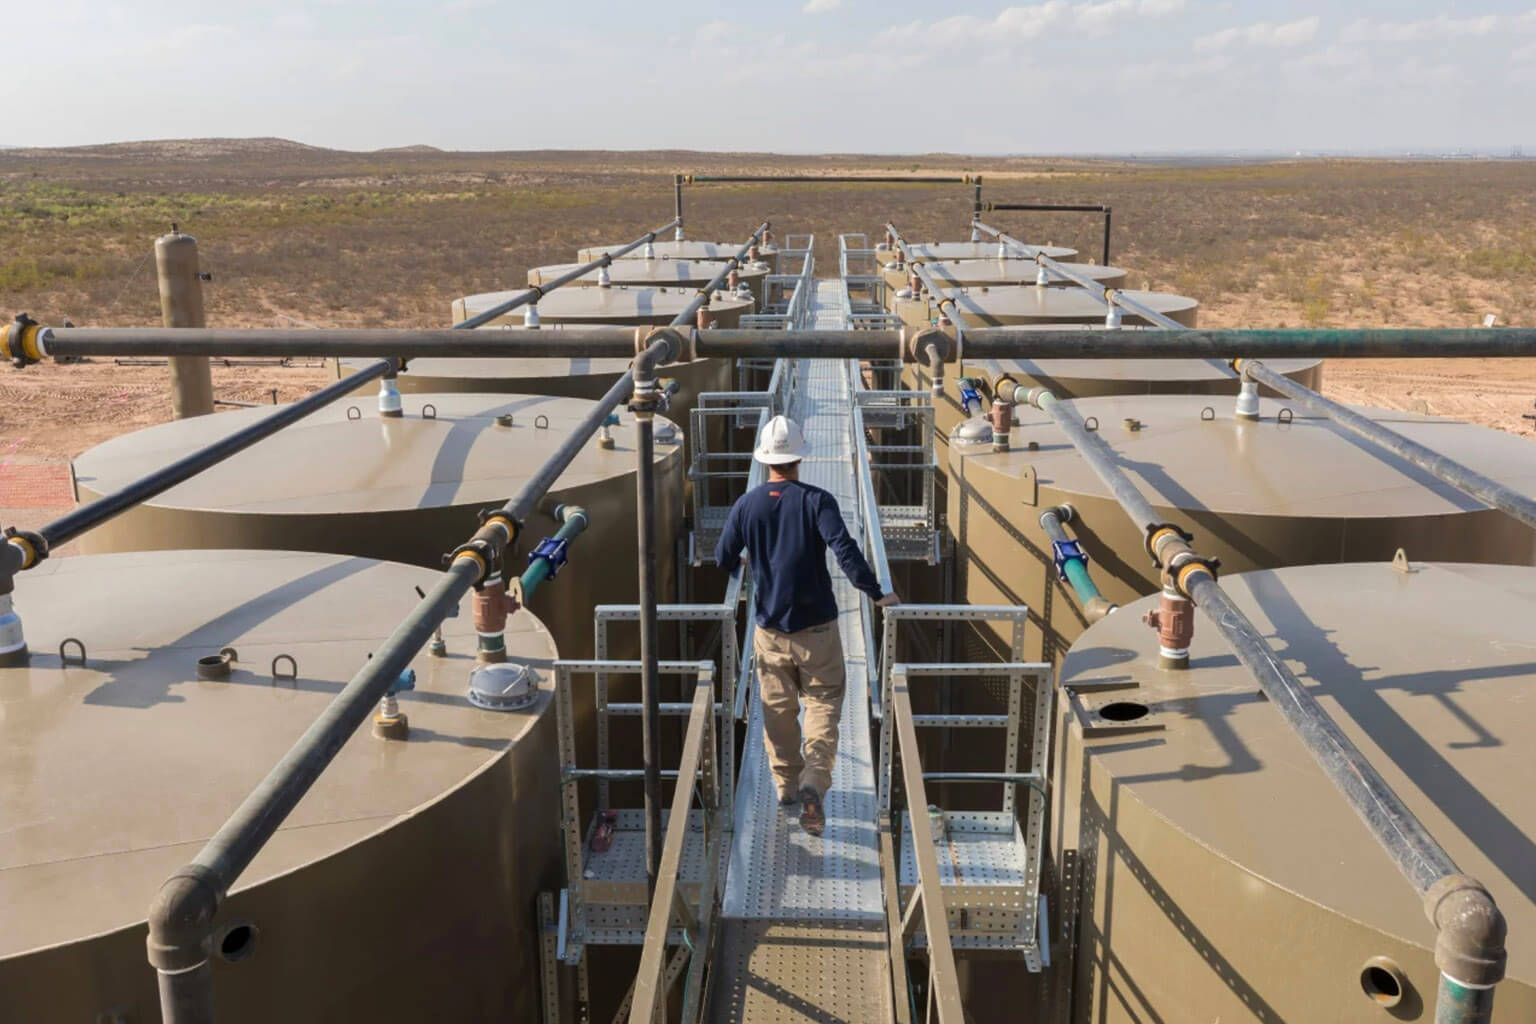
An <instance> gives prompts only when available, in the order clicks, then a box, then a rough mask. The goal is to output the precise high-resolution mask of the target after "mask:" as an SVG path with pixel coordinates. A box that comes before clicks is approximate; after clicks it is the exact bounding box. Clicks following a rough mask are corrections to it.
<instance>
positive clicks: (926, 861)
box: [891, 665, 965, 1024]
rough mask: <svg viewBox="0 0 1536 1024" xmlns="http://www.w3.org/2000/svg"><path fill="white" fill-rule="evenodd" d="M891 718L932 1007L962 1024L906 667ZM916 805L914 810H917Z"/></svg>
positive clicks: (895, 685)
mask: <svg viewBox="0 0 1536 1024" xmlns="http://www.w3.org/2000/svg"><path fill="white" fill-rule="evenodd" d="M891 674H892V681H891V682H892V685H891V717H892V718H894V719H895V724H896V736H897V742H898V745H899V748H900V750H901V777H902V782H903V784H904V785H905V786H906V791H907V808H908V813H907V820H908V821H909V822H910V823H911V828H912V857H913V860H914V861H915V862H916V863H917V889H916V898H917V900H918V902H919V905H920V906H921V908H922V912H923V927H924V932H925V933H926V935H927V938H928V1009H929V1012H928V1014H927V1016H928V1018H929V1019H930V1020H933V1019H936V1020H937V1022H938V1024H964V1021H965V1008H964V1006H963V1005H962V1003H961V1000H960V976H959V972H958V971H957V970H956V968H955V949H954V943H953V941H952V940H951V938H950V934H949V914H948V912H947V911H946V910H945V907H944V884H943V879H942V878H941V876H940V875H939V862H938V856H937V847H936V846H935V842H934V836H933V828H932V826H931V823H930V822H929V820H928V815H927V813H926V811H927V807H928V791H927V789H926V788H925V784H924V781H923V767H922V763H921V762H920V761H919V759H918V758H919V755H918V745H917V728H916V726H915V725H914V723H913V721H912V700H911V697H910V695H909V694H908V692H907V672H906V666H904V665H898V666H896V667H895V668H894V669H893V670H892V673H891ZM914 808H916V810H914Z"/></svg>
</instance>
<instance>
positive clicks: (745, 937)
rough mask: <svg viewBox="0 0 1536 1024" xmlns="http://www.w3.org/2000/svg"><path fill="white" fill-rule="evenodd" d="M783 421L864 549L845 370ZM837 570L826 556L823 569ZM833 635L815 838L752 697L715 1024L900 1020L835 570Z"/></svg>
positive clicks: (804, 373)
mask: <svg viewBox="0 0 1536 1024" xmlns="http://www.w3.org/2000/svg"><path fill="white" fill-rule="evenodd" d="M810 314H811V315H810V317H809V318H808V320H809V323H810V326H812V327H814V328H842V327H844V326H846V324H847V322H848V309H847V299H846V293H845V291H844V289H843V287H842V283H841V282H840V281H837V280H822V281H817V282H816V289H815V292H814V295H813V298H812V307H811V310H810ZM799 370H800V372H799V375H798V381H797V385H796V387H795V390H794V392H793V394H792V397H791V401H790V406H789V408H790V412H789V414H790V415H791V416H792V417H794V418H795V419H797V420H798V421H799V422H800V424H801V426H802V428H803V429H804V431H805V438H806V442H807V444H808V446H809V448H810V452H811V454H810V456H809V457H808V458H807V459H806V460H805V461H804V462H803V463H802V464H801V470H800V474H801V476H800V478H801V479H802V480H804V481H805V482H806V483H810V484H814V485H816V486H818V487H823V488H825V489H826V490H828V491H830V492H831V493H832V494H833V495H834V496H835V497H836V498H837V500H838V504H839V505H840V506H841V507H842V511H843V519H844V521H845V522H846V523H847V525H848V528H849V530H850V531H851V532H852V533H853V534H854V536H855V537H856V538H858V537H860V536H862V532H863V527H862V521H861V518H860V516H859V505H858V501H859V499H858V493H857V487H856V479H855V477H854V476H853V475H852V474H851V473H849V471H848V470H849V467H850V465H851V464H852V462H853V453H852V450H851V448H852V446H851V443H850V440H849V433H848V410H849V406H850V404H851V402H852V401H853V399H852V396H851V393H850V378H849V375H848V373H847V371H846V368H845V367H844V365H843V364H842V363H841V362H838V361H835V360H807V361H805V362H804V363H802V364H801V366H800V368H799ZM828 557H829V558H830V557H831V556H830V555H829V556H828ZM831 569H832V579H833V589H834V591H835V593H836V595H837V599H838V606H839V609H840V613H839V616H838V630H839V632H840V634H841V636H842V641H843V653H844V656H845V659H846V661H847V675H848V685H847V692H846V694H845V696H844V700H843V717H842V723H841V735H840V738H839V744H838V756H837V762H836V764H835V765H834V768H833V781H832V789H831V791H830V792H829V793H828V795H827V800H826V814H827V827H826V831H825V834H824V835H823V836H821V837H820V838H815V837H812V836H809V835H807V834H806V833H805V832H803V831H802V830H801V829H800V825H799V822H798V820H797V818H796V817H795V816H794V814H795V809H793V808H791V813H790V814H786V813H784V812H783V811H781V810H780V808H779V805H778V799H777V793H776V791H775V788H774V785H773V781H772V779H771V778H770V776H769V773H768V765H767V756H766V751H765V750H764V744H763V730H762V709H761V705H760V703H759V701H758V696H757V689H756V687H754V688H753V700H752V708H751V714H750V717H749V722H748V727H747V741H746V750H745V751H744V755H743V760H742V768H741V783H740V788H739V790H738V795H737V802H736V816H735V837H734V844H733V846H732V849H731V855H730V865H729V869H728V873H727V875H726V886H725V898H724V903H723V908H722V914H723V917H724V920H723V921H722V928H723V932H722V936H721V943H722V945H721V949H720V951H719V953H718V954H717V957H716V959H715V962H714V966H715V977H714V980H713V982H712V984H711V990H712V997H711V998H712V1010H711V1013H710V1015H709V1018H708V1019H709V1020H711V1021H753V1022H761V1021H774V1022H777V1021H828V1020H839V1021H852V1022H866V1021H871V1022H872V1021H888V1020H890V1019H891V1017H892V1007H891V986H890V969H889V954H888V950H887V941H886V932H885V904H884V902H883V895H882V891H881V883H880V861H879V834H878V831H877V828H876V822H875V815H876V810H877V798H876V791H875V771H874V762H873V750H872V745H871V743H870V720H869V706H870V705H869V692H868V687H869V666H868V656H867V651H866V648H865V635H864V629H863V621H862V617H861V614H860V609H859V593H858V591H856V590H854V589H853V587H852V586H850V585H849V583H848V581H847V579H846V578H845V577H844V576H843V575H842V573H841V571H840V570H839V569H838V568H837V566H836V565H835V563H834V564H833V565H832V566H831Z"/></svg>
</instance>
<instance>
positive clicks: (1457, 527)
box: [948, 395, 1536, 661]
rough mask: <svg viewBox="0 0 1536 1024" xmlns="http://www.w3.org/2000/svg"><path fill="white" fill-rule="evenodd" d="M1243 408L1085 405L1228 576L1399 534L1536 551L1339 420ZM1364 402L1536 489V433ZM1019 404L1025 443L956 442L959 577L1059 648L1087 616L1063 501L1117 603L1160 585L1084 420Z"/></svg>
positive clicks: (1421, 438) (1174, 401)
mask: <svg viewBox="0 0 1536 1024" xmlns="http://www.w3.org/2000/svg"><path fill="white" fill-rule="evenodd" d="M1234 407H1235V402H1234V401H1233V400H1232V399H1229V398H1219V399H1210V398H1204V397H1199V396H1175V395H1150V396H1149V395H1138V396H1120V397H1114V398H1090V399H1081V400H1078V401H1075V402H1072V403H1071V408H1072V409H1073V410H1074V411H1075V412H1077V413H1078V414H1079V415H1081V416H1082V417H1084V418H1085V419H1086V420H1088V422H1089V424H1090V426H1092V425H1097V430H1098V435H1099V437H1100V438H1102V439H1103V441H1104V442H1105V443H1106V444H1108V445H1109V446H1110V447H1111V448H1112V449H1113V450H1114V451H1115V452H1116V454H1117V455H1118V458H1119V463H1120V466H1121V467H1122V468H1123V469H1124V470H1125V472H1126V473H1127V475H1128V476H1129V477H1130V478H1131V480H1132V481H1134V482H1135V484H1136V486H1137V487H1138V488H1139V489H1140V490H1141V492H1142V494H1144V495H1145V496H1146V497H1147V499H1148V500H1149V501H1150V502H1151V504H1152V506H1153V508H1154V509H1156V510H1157V511H1158V513H1159V514H1160V515H1165V516H1166V517H1167V521H1168V522H1171V523H1175V524H1177V525H1180V526H1183V527H1185V528H1187V529H1190V530H1192V531H1193V532H1194V533H1195V534H1196V541H1195V546H1196V548H1197V549H1198V550H1199V551H1200V553H1201V554H1203V555H1208V556H1211V557H1216V558H1220V559H1221V564H1222V571H1223V573H1224V574H1226V573H1237V572H1246V571H1248V570H1251V569H1269V568H1275V567H1277V566H1284V565H1302V564H1308V563H1324V562H1341V561H1375V560H1386V559H1390V558H1391V557H1392V554H1393V552H1394V551H1395V550H1396V549H1398V548H1404V549H1406V550H1407V552H1408V555H1409V556H1410V557H1411V558H1415V559H1425V560H1446V561H1462V562H1500V563H1507V564H1518V565H1536V533H1533V531H1531V530H1530V529H1528V528H1526V527H1525V526H1522V525H1521V524H1520V523H1518V522H1516V521H1515V520H1513V519H1511V518H1510V517H1508V516H1506V515H1504V514H1503V513H1502V512H1498V511H1495V510H1493V509H1490V508H1487V507H1485V506H1483V505H1482V504H1481V503H1480V502H1477V501H1474V500H1473V499H1471V498H1469V497H1467V496H1466V495H1464V494H1462V493H1461V492H1460V491H1458V490H1456V489H1455V488H1453V487H1451V486H1449V485H1448V484H1445V483H1442V482H1440V481H1439V480H1437V479H1435V478H1434V477H1431V476H1430V475H1429V474H1427V473H1424V472H1423V471H1421V470H1419V469H1417V468H1415V467H1413V466H1411V465H1410V464H1408V463H1406V462H1404V461H1403V460H1401V459H1399V458H1398V457H1396V456H1393V455H1391V454H1388V453H1386V452H1383V451H1381V450H1380V449H1377V448H1376V447H1375V446H1373V445H1370V444H1368V443H1366V442H1364V441H1361V440H1359V439H1357V438H1355V437H1354V435H1352V434H1348V433H1345V432H1344V431H1343V430H1342V429H1341V428H1339V427H1337V426H1335V425H1334V424H1333V423H1332V421H1330V420H1327V419H1321V418H1312V417H1309V416H1306V415H1302V414H1299V413H1298V414H1296V415H1294V417H1293V416H1292V415H1291V411H1290V410H1289V409H1288V408H1286V407H1285V405H1284V404H1283V403H1282V402H1280V401H1278V400H1273V399H1263V400H1261V401H1260V403H1259V411H1260V419H1259V420H1257V421H1249V420H1242V419H1238V418H1237V417H1236V415H1235V412H1234ZM1360 411H1361V412H1362V413H1363V414H1365V415H1367V416H1370V417H1371V418H1372V419H1375V420H1378V421H1380V422H1382V423H1384V424H1386V425H1387V426H1389V427H1390V428H1391V429H1393V430H1395V431H1397V432H1399V433H1401V434H1403V435H1405V436H1407V437H1409V438H1412V439H1413V440H1415V441H1418V442H1420V443H1421V444H1424V445H1426V446H1428V447H1430V448H1432V449H1434V450H1435V451H1438V452H1443V453H1444V454H1445V455H1447V456H1449V457H1450V458H1453V459H1456V460H1458V461H1460V462H1463V463H1465V464H1467V465H1470V466H1472V467H1473V468H1475V469H1477V470H1478V471H1479V472H1482V473H1485V474H1487V475H1488V476H1490V477H1493V478H1494V479H1496V480H1500V481H1502V482H1505V483H1507V484H1509V485H1510V486H1512V487H1515V488H1518V489H1521V490H1523V491H1525V492H1527V493H1531V494H1536V445H1532V443H1531V442H1529V441H1527V440H1524V439H1522V438H1519V437H1516V436H1514V435H1511V434H1505V433H1501V432H1499V431H1496V430H1489V429H1486V428H1484V427H1477V426H1471V425H1469V424H1465V423H1457V422H1455V421H1452V420H1446V419H1439V418H1436V417H1432V416H1423V415H1419V414H1416V413H1408V412H1395V411H1391V410H1386V409H1362V410H1360ZM1016 416H1017V423H1018V425H1017V426H1016V427H1015V428H1014V430H1013V431H1012V433H1011V435H1010V446H1011V450H1010V451H1008V452H1004V453H995V452H993V451H992V444H991V441H990V437H988V439H987V440H981V441H971V442H967V441H964V440H960V439H958V438H957V439H956V440H955V441H954V442H953V443H952V444H951V446H950V455H949V463H950V479H949V489H948V503H949V504H948V509H949V516H948V522H949V528H950V530H951V532H952V533H953V535H954V537H955V543H956V562H955V565H956V572H957V573H958V579H957V581H956V587H957V591H958V594H959V595H960V597H959V599H960V600H962V601H964V602H967V603H970V604H1024V605H1028V606H1029V608H1030V614H1031V618H1032V620H1033V622H1034V624H1035V626H1036V627H1037V628H1035V629H1032V630H1029V631H1028V633H1029V635H1028V638H1027V643H1028V647H1027V652H1026V653H1027V654H1028V655H1029V657H1030V658H1031V659H1043V660H1048V661H1053V660H1055V652H1056V651H1058V650H1061V651H1064V650H1065V649H1066V648H1067V647H1068V646H1069V645H1070V644H1071V643H1072V641H1073V640H1075V639H1076V638H1077V636H1078V635H1079V634H1080V633H1081V632H1082V630H1083V629H1084V628H1085V626H1086V625H1087V623H1086V621H1085V620H1084V618H1083V615H1082V611H1081V609H1080V608H1079V607H1078V605H1077V602H1076V599H1075V598H1074V597H1073V596H1072V594H1071V593H1070V592H1069V591H1067V590H1066V589H1064V585H1060V584H1058V583H1057V582H1056V571H1055V567H1054V564H1053V562H1052V557H1051V550H1052V549H1051V542H1050V540H1049V539H1048V538H1047V537H1046V535H1045V533H1044V531H1043V530H1042V528H1041V526H1040V523H1039V517H1040V514H1041V513H1042V512H1044V511H1045V510H1046V509H1049V508H1053V507H1056V506H1060V505H1070V506H1072V508H1073V510H1074V512H1075V513H1076V515H1075V517H1074V519H1073V521H1072V522H1071V523H1070V524H1069V525H1068V526H1067V527H1066V529H1067V532H1068V533H1069V534H1070V535H1072V536H1075V537H1077V538H1078V539H1079V540H1081V542H1082V544H1083V547H1084V548H1085V549H1086V551H1087V553H1088V556H1089V558H1090V563H1089V569H1090V571H1091V573H1092V575H1093V579H1094V582H1095V583H1096V584H1097V585H1098V586H1099V588H1100V590H1101V591H1102V592H1103V594H1104V596H1105V597H1106V598H1108V599H1109V600H1110V601H1112V602H1114V603H1116V604H1128V603H1129V602H1131V601H1133V600H1135V599H1136V598H1137V597H1140V596H1141V595H1144V594H1151V593H1154V592H1155V591H1156V590H1157V589H1158V587H1159V585H1160V584H1159V580H1158V571H1157V569H1156V568H1155V567H1154V566H1153V564H1152V559H1151V557H1150V556H1149V555H1148V554H1147V551H1146V540H1145V537H1144V536H1143V534H1142V531H1141V530H1140V529H1139V528H1137V527H1136V526H1133V525H1132V524H1131V521H1130V519H1129V518H1128V517H1127V516H1126V515H1125V513H1124V512H1123V511H1122V510H1121V508H1120V506H1119V505H1118V504H1117V503H1116V502H1115V501H1114V499H1113V498H1112V497H1111V495H1110V492H1109V489H1108V488H1107V487H1106V486H1105V485H1104V483H1103V481H1101V480H1100V479H1099V477H1098V476H1097V474H1095V473H1094V471H1093V470H1092V468H1090V467H1089V465H1088V464H1087V462H1085V461H1084V460H1083V459H1082V458H1081V457H1080V456H1079V455H1078V453H1077V450H1076V449H1075V448H1074V447H1073V446H1072V445H1071V443H1070V442H1069V441H1068V440H1067V438H1066V435H1065V434H1063V433H1062V432H1061V430H1060V429H1059V428H1058V427H1057V426H1056V425H1055V424H1054V423H1053V422H1052V421H1051V419H1050V417H1049V416H1048V415H1047V414H1045V413H1043V412H1041V411H1039V410H1038V409H1034V408H1032V407H1029V406H1017V407H1016ZM977 425H978V426H980V423H979V421H978V423H977ZM1031 446H1034V447H1035V450H1031ZM1116 614H1119V613H1116ZM985 636H987V637H988V643H989V646H995V644H996V640H995V639H992V638H991V634H990V633H988V634H985Z"/></svg>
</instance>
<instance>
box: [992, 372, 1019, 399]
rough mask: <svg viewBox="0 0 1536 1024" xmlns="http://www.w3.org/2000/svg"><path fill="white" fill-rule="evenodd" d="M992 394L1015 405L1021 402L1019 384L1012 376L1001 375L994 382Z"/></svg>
mask: <svg viewBox="0 0 1536 1024" xmlns="http://www.w3.org/2000/svg"><path fill="white" fill-rule="evenodd" d="M992 394H993V395H994V396H996V397H997V398H1001V399H1002V400H1003V401H1005V402H1011V403H1013V404H1015V405H1017V404H1018V401H1019V382H1018V380H1016V379H1015V378H1014V377H1013V375H1012V374H1007V373H1004V374H1001V375H999V376H998V377H995V378H993V380H992Z"/></svg>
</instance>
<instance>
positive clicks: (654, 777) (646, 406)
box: [629, 362, 663, 899]
mask: <svg viewBox="0 0 1536 1024" xmlns="http://www.w3.org/2000/svg"><path fill="white" fill-rule="evenodd" d="M633 379H634V397H633V399H632V400H631V402H630V406H629V408H630V411H631V412H633V413H634V415H635V493H636V507H637V508H638V511H639V514H638V516H637V518H636V528H637V530H638V545H639V553H640V560H639V577H640V578H639V589H640V703H641V705H642V706H643V712H642V715H641V718H640V744H641V751H642V760H643V763H644V765H643V766H644V768H645V892H646V898H647V899H651V898H653V897H654V896H655V895H656V883H657V879H658V877H659V875H660V872H661V847H662V841H663V833H662V830H661V755H660V751H659V750H658V747H659V745H660V740H661V692H660V671H659V668H658V661H659V658H660V654H659V645H660V632H659V628H658V625H657V620H656V603H657V598H656V557H657V556H656V534H655V531H656V473H655V466H654V461H653V460H654V458H655V432H654V428H655V424H654V418H655V414H656V409H657V408H658V407H659V406H660V404H661V393H660V389H658V388H657V386H656V377H655V374H654V371H653V369H652V368H650V367H642V366H641V364H640V363H639V362H636V363H635V369H634V378H633Z"/></svg>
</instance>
